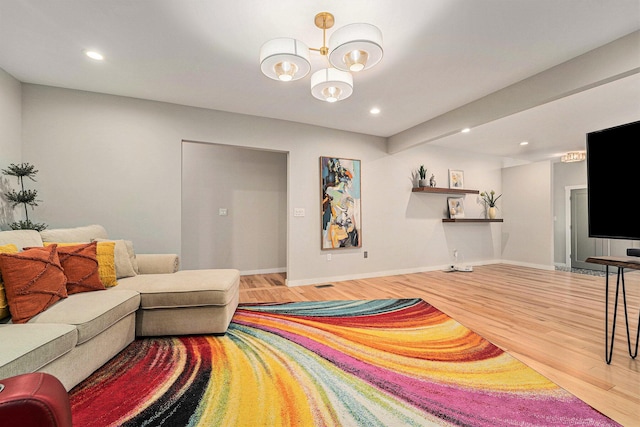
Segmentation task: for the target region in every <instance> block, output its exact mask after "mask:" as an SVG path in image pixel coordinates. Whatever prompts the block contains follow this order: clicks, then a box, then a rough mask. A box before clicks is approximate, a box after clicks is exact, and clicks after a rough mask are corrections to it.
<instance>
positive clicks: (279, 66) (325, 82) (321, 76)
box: [260, 12, 383, 102]
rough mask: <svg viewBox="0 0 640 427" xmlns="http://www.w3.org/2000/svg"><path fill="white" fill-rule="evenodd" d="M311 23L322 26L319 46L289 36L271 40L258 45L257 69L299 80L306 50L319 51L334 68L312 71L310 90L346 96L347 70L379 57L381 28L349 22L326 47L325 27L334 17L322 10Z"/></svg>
mask: <svg viewBox="0 0 640 427" xmlns="http://www.w3.org/2000/svg"><path fill="white" fill-rule="evenodd" d="M314 23H315V25H316V27H318V28H320V29H321V30H322V47H320V48H317V49H316V48H309V47H307V45H306V44H304V43H303V42H301V41H299V40H296V39H292V38H279V39H273V40H270V41H268V42H266V43H265V44H263V45H262V47H261V48H260V69H261V70H262V72H263V74H264V75H265V76H267V77H269V78H271V79H274V80H279V81H294V80H298V79H301V78H303V77H305V76H306V75H307V74H308V73H309V71H310V69H311V63H310V61H309V51H316V52H319V53H320V55H322V56H326V57H327V59H328V60H329V63H330V65H331V66H332V67H333V68H331V67H330V68H326V69H323V70H319V71H316V72H315V73H313V75H312V76H311V94H312V95H313V96H314V97H315V98H317V99H320V100H323V101H327V102H336V101H339V100H342V99H346V98H348V97H349V96H350V95H351V94H352V93H353V76H351V74H349V73H348V72H347V71H351V72H358V71H362V70H366V69H368V68H371V67H373V66H374V65H376V64H377V63H378V62H380V60H381V59H382V55H383V50H382V32H381V31H380V30H379V29H378V28H377V27H375V26H374V25H371V24H364V23H363V24H360V23H358V24H350V25H347V26H345V27H342V28H340V29H338V30H337V31H335V32H334V33H333V35H332V36H331V38H330V39H329V47H327V30H328V29H329V28H332V27H333V25H334V23H335V18H334V17H333V15H332V14H331V13H329V12H321V13H318V14H317V15H316V16H315V19H314Z"/></svg>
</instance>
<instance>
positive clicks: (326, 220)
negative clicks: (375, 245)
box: [320, 157, 362, 250]
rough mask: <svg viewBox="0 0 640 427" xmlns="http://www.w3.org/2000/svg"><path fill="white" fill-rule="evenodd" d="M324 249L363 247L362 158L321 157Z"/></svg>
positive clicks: (322, 244)
mask: <svg viewBox="0 0 640 427" xmlns="http://www.w3.org/2000/svg"><path fill="white" fill-rule="evenodd" d="M320 181H321V187H322V188H321V189H320V194H321V196H322V198H321V209H322V212H321V215H320V217H321V220H322V229H321V231H322V232H321V239H322V240H321V249H323V250H327V249H331V250H333V249H341V248H359V247H361V246H362V239H361V235H360V233H361V224H362V219H361V211H360V160H354V159H342V158H337V157H320Z"/></svg>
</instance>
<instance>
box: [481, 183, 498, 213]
mask: <svg viewBox="0 0 640 427" xmlns="http://www.w3.org/2000/svg"><path fill="white" fill-rule="evenodd" d="M480 197H481V198H482V201H483V202H484V204H485V205H486V207H487V216H488V218H489V219H495V218H496V215H497V213H498V212H497V209H498V207H497V206H496V202H497V201H498V199H499V198H500V197H502V194H500V195H499V196H498V197H496V192H495V191H494V190H491V191H483V192H482V193H480Z"/></svg>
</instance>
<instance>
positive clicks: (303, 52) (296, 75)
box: [260, 38, 311, 82]
mask: <svg viewBox="0 0 640 427" xmlns="http://www.w3.org/2000/svg"><path fill="white" fill-rule="evenodd" d="M260 69H261V70H262V72H263V73H264V75H265V76H267V77H269V78H272V79H274V80H280V81H283V82H289V81H293V80H298V79H301V78H303V77H304V76H306V75H307V74H309V71H310V70H311V61H310V60H309V48H308V47H307V45H306V44H304V43H302V42H301V41H300V40H296V39H290V38H279V39H273V40H269V41H268V42H266V43H265V44H263V45H262V47H261V48H260Z"/></svg>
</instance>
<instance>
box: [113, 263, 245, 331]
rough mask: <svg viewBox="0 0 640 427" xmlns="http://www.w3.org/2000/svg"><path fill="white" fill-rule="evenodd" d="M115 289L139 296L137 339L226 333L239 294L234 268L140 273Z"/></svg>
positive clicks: (238, 282) (122, 281)
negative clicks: (135, 293) (170, 272)
mask: <svg viewBox="0 0 640 427" xmlns="http://www.w3.org/2000/svg"><path fill="white" fill-rule="evenodd" d="M114 289H121V290H122V289H131V290H135V291H137V292H139V293H140V309H139V310H138V312H137V313H136V335H137V336H162V335H191V334H224V333H225V332H226V330H227V327H228V326H229V323H230V322H231V317H232V316H233V314H234V312H235V310H236V307H237V306H238V299H239V294H240V272H239V271H238V270H235V269H212V270H180V271H177V272H175V273H172V274H139V275H137V276H134V277H127V278H124V279H121V280H120V281H119V284H118V286H116V287H115V288H114Z"/></svg>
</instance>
